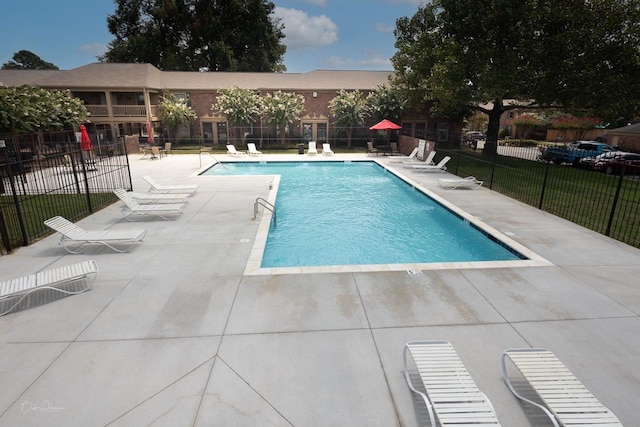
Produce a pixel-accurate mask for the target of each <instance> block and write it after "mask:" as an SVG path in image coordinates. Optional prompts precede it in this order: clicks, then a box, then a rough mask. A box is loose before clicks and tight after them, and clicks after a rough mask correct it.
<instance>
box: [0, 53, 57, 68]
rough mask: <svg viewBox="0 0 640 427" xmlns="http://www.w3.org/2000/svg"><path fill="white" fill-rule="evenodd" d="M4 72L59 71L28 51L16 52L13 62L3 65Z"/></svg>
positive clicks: (12, 58)
mask: <svg viewBox="0 0 640 427" xmlns="http://www.w3.org/2000/svg"><path fill="white" fill-rule="evenodd" d="M2 69H3V70H58V69H59V68H58V67H56V66H55V65H54V64H52V63H51V62H47V61H45V60H43V59H42V58H40V57H39V56H38V55H36V54H35V53H33V52H31V51H28V50H20V51H18V52H15V53H14V54H13V56H12V57H11V60H10V61H8V62H5V63H4V64H3V65H2Z"/></svg>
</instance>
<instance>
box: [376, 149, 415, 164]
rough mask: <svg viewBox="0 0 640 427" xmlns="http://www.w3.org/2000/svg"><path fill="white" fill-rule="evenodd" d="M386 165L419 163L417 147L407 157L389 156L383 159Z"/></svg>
mask: <svg viewBox="0 0 640 427" xmlns="http://www.w3.org/2000/svg"><path fill="white" fill-rule="evenodd" d="M385 160H386V161H387V163H402V162H421V161H422V160H420V159H418V147H415V148H414V149H413V151H411V154H409V155H408V156H402V155H399V156H389V157H387V158H386V159H385Z"/></svg>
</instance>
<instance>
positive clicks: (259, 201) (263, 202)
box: [253, 197, 277, 228]
mask: <svg viewBox="0 0 640 427" xmlns="http://www.w3.org/2000/svg"><path fill="white" fill-rule="evenodd" d="M258 205H260V206H262V207H263V208H265V209H268V210H270V211H271V212H272V213H273V227H274V228H275V227H276V226H277V219H276V207H275V206H273V205H272V204H271V203H269V202H267V201H266V200H265V199H263V198H262V197H258V198H257V199H256V201H255V203H254V204H253V219H256V218H258Z"/></svg>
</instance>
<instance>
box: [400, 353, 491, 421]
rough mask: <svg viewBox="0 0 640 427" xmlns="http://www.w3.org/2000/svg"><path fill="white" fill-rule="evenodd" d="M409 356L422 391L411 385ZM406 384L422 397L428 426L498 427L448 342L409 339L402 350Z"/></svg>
mask: <svg viewBox="0 0 640 427" xmlns="http://www.w3.org/2000/svg"><path fill="white" fill-rule="evenodd" d="M407 353H409V354H410V355H411V358H412V360H413V363H414V364H415V366H416V368H417V371H418V375H419V377H420V380H421V383H422V384H421V385H420V387H421V388H422V387H424V391H425V392H422V391H420V390H418V389H417V388H416V387H414V385H413V381H412V380H411V376H410V374H409V367H408V364H407ZM402 361H403V365H404V376H405V379H406V381H407V385H408V386H409V388H410V389H411V391H413V392H414V393H416V394H418V395H419V396H420V397H422V399H423V400H424V403H425V405H426V406H427V411H428V412H429V419H430V421H431V426H432V427H435V426H436V419H437V421H438V422H439V424H438V425H440V426H443V427H445V426H458V425H461V424H464V425H467V424H474V425H482V426H499V425H500V422H499V421H498V417H497V416H496V412H495V410H494V409H493V405H492V404H491V402H490V401H489V399H488V398H487V396H485V394H484V393H482V392H481V391H480V390H479V389H478V386H477V385H476V384H475V382H474V381H473V378H471V375H469V372H467V369H466V368H465V367H464V365H463V364H462V361H461V360H460V358H459V357H458V354H457V353H456V351H455V349H454V348H453V346H452V345H451V344H450V343H449V342H448V341H410V342H408V343H407V344H405V346H404V348H403V352H402Z"/></svg>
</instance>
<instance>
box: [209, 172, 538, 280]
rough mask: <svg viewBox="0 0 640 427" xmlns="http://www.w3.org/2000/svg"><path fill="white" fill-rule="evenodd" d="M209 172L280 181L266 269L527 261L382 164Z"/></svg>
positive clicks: (262, 265)
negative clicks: (272, 178) (274, 223)
mask: <svg viewBox="0 0 640 427" xmlns="http://www.w3.org/2000/svg"><path fill="white" fill-rule="evenodd" d="M204 174H207V175H209V174H214V175H279V176H280V183H279V187H278V189H277V190H278V192H277V199H276V203H275V205H276V211H277V226H276V227H273V226H271V227H270V228H269V231H268V236H267V239H266V244H265V245H264V253H263V254H262V257H261V260H260V266H259V267H260V268H262V269H272V268H283V267H314V266H346V265H378V266H380V265H385V266H388V265H397V266H407V265H414V264H425V263H436V264H446V263H478V262H496V261H516V260H526V259H527V256H525V255H523V253H522V252H521V251H518V250H515V249H513V247H511V246H510V245H508V244H505V242H504V241H503V240H500V239H498V238H496V237H495V236H493V235H491V234H489V233H487V232H486V231H484V230H482V229H481V228H480V227H478V226H477V225H476V224H474V223H472V222H471V221H469V220H468V219H467V218H464V217H463V216H461V215H460V214H458V213H456V212H453V211H452V210H451V209H449V208H448V207H445V206H443V205H442V204H441V203H439V202H438V201H436V200H434V199H433V198H432V197H429V196H428V195H426V194H425V193H424V192H423V191H420V190H419V189H417V188H416V187H415V186H414V185H410V184H408V183H407V182H405V181H404V180H402V179H400V178H398V177H397V176H396V175H394V174H392V173H390V172H389V171H388V170H386V169H385V168H383V167H381V166H380V165H379V164H378V163H376V162H372V161H353V162H350V161H347V162H344V161H327V162H325V161H322V162H318V161H312V162H300V161H297V162H264V161H263V162H225V163H222V164H217V165H215V166H214V167H212V168H210V169H209V170H207V171H206V172H205V173H204ZM401 268H405V267H401Z"/></svg>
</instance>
